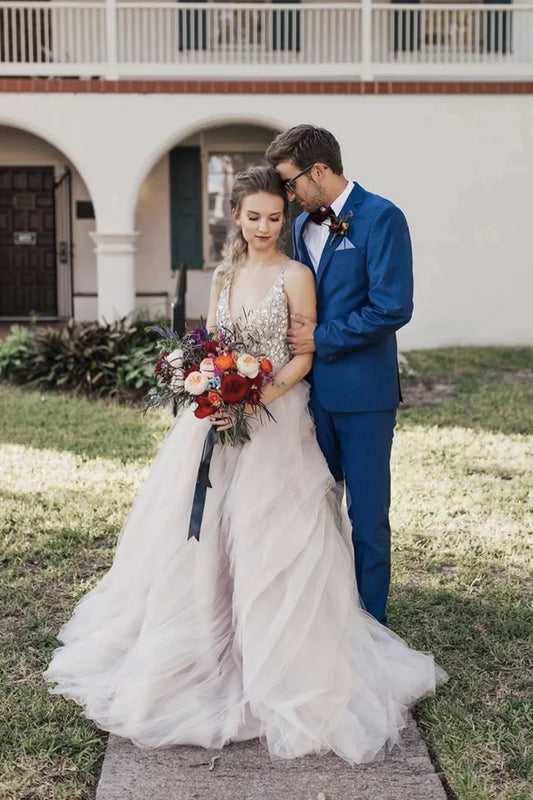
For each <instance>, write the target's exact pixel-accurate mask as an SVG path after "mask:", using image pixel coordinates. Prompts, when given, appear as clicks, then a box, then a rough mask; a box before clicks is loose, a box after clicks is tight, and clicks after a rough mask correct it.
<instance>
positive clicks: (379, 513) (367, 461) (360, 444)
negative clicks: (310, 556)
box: [311, 391, 396, 625]
mask: <svg viewBox="0 0 533 800" xmlns="http://www.w3.org/2000/svg"><path fill="white" fill-rule="evenodd" d="M311 410H312V413H313V417H314V420H315V425H316V435H317V439H318V443H319V445H320V448H321V450H322V452H323V453H324V456H325V457H326V460H327V462H328V466H329V468H330V471H331V473H332V475H333V477H334V478H335V480H336V481H337V482H344V484H345V487H346V497H347V505H348V514H349V517H350V520H351V523H352V542H353V546H354V552H355V575H356V580H357V587H358V590H359V595H360V597H361V602H362V604H363V606H364V608H365V609H366V610H367V611H368V613H369V614H372V616H373V617H375V618H376V619H377V620H378V621H379V622H381V623H382V624H383V625H386V624H387V616H386V605H387V597H388V594H389V587H390V573H391V534H390V523H389V507H390V455H391V447H392V438H393V433H394V426H395V423H396V409H391V410H388V411H365V412H357V411H350V412H332V411H327V410H326V409H325V408H324V407H323V406H322V405H321V404H320V403H319V401H318V398H317V396H316V393H315V392H314V391H312V392H311Z"/></svg>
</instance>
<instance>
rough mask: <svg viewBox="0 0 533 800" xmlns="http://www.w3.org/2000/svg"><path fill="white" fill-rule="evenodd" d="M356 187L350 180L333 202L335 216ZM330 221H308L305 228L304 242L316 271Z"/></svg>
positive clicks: (327, 234)
mask: <svg viewBox="0 0 533 800" xmlns="http://www.w3.org/2000/svg"><path fill="white" fill-rule="evenodd" d="M353 187H354V184H353V181H348V183H347V184H346V188H345V189H344V191H343V193H342V194H340V195H339V196H338V197H337V199H336V200H334V201H333V203H332V204H331V208H332V209H333V213H334V214H335V216H337V217H338V216H339V214H340V213H341V211H342V208H343V206H344V204H345V202H346V201H347V199H348V196H349V195H350V192H351V191H352V189H353ZM329 223H330V220H329V219H328V220H324V222H323V223H322V225H317V224H316V222H311V220H308V222H307V223H306V225H305V228H304V234H303V236H304V242H305V246H306V247H307V250H308V252H309V256H310V258H311V263H312V265H313V268H314V270H315V272H316V271H317V269H318V265H319V263H320V257H321V255H322V250H323V249H324V245H325V244H326V242H327V240H328V236H329Z"/></svg>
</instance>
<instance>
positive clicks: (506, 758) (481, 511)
mask: <svg viewBox="0 0 533 800" xmlns="http://www.w3.org/2000/svg"><path fill="white" fill-rule="evenodd" d="M408 365H409V369H410V370H412V371H413V372H414V375H413V376H412V377H411V378H410V379H409V380H408V381H407V383H408V384H411V386H414V385H415V384H416V385H418V386H419V387H420V386H422V388H423V389H424V392H422V397H425V398H426V399H427V400H428V403H427V404H424V405H422V406H417V407H409V408H405V409H402V411H401V412H400V414H399V420H398V427H397V432H396V436H395V447H394V456H393V472H394V485H393V490H394V500H393V509H392V517H393V527H394V555H393V571H394V576H393V577H394V582H393V591H392V596H391V602H390V608H389V615H390V624H391V627H392V628H393V629H394V630H396V631H397V632H398V633H399V634H400V635H402V636H403V637H404V638H405V639H407V641H408V642H409V643H410V644H412V645H413V646H415V647H417V648H420V649H426V650H431V651H432V652H434V653H435V655H436V658H437V660H438V661H439V662H440V663H441V664H442V665H443V666H444V667H445V668H446V669H447V670H448V672H449V673H450V682H449V683H448V684H447V686H446V687H444V688H443V689H442V690H441V691H440V692H439V694H438V696H437V697H436V698H434V699H430V700H426V701H424V702H423V703H422V704H421V705H420V706H419V707H418V710H417V716H418V720H419V723H420V725H421V727H422V729H423V731H424V733H425V736H426V739H427V741H428V744H429V745H430V748H431V750H432V753H433V755H434V757H435V759H436V761H437V763H438V765H439V767H440V769H441V771H442V772H443V773H444V775H445V778H446V781H447V784H448V787H449V789H450V796H451V797H453V796H455V797H456V798H458V800H496V798H498V800H531V797H532V796H533V750H532V744H531V731H532V730H533V647H532V632H533V613H532V603H531V600H532V593H533V578H532V572H531V563H532V559H531V550H532V541H531V531H532V529H533V525H532V513H531V496H530V492H531V483H532V463H531V451H532V438H533V437H532V436H531V433H532V431H533V382H532V378H533V352H532V351H531V350H526V349H523V348H522V349H460V350H441V351H424V352H422V351H420V352H416V353H410V354H408ZM447 384H450V386H449V387H448V388H447V389H446V392H444V393H443V396H444V399H443V400H442V402H440V403H433V402H430V401H432V400H433V399H434V396H433V394H432V390H433V388H434V387H435V386H437V387H439V386H442V385H447ZM407 388H408V389H409V386H408V387H407ZM450 392H451V393H450ZM406 395H407V396H409V392H406ZM0 408H1V410H2V413H1V415H0V529H1V544H0V547H1V551H0V558H1V563H2V568H3V570H2V571H3V575H2V578H3V579H2V581H1V584H0V593H1V594H0V603H1V606H2V611H3V614H2V617H3V619H2V623H1V628H0V653H1V656H0V683H1V686H2V693H1V696H0V797H1V798H2V800H89V798H93V797H94V790H95V784H96V779H97V776H98V770H99V767H100V764H101V759H102V755H103V751H104V747H105V737H104V736H103V735H102V734H100V733H99V732H98V731H97V730H96V729H95V728H94V727H93V726H92V724H91V723H89V722H88V721H86V720H85V719H84V718H83V717H82V715H81V713H80V712H79V710H78V708H77V706H76V705H75V704H73V703H70V702H67V701H65V700H63V699H62V698H58V697H53V698H51V697H50V696H49V695H48V693H47V690H46V688H45V686H44V685H43V683H42V680H41V677H40V674H41V672H42V670H43V669H44V668H45V667H46V665H47V663H48V660H49V657H50V653H51V651H52V649H53V647H54V646H55V633H56V632H57V630H58V629H59V627H60V626H61V624H62V622H63V621H64V620H65V619H66V618H67V617H68V616H69V615H70V612H71V610H72V607H73V604H74V603H75V601H76V599H77V598H79V597H80V596H81V595H82V594H83V593H84V592H86V591H87V589H88V588H90V587H91V586H92V585H94V582H95V581H96V580H97V579H98V577H99V576H101V575H102V574H103V573H104V571H105V570H106V569H107V567H108V566H109V564H110V561H111V558H112V554H113V548H114V543H115V540H116V536H117V534H118V532H119V530H120V527H121V524H122V522H123V521H124V518H125V516H126V514H127V511H128V508H129V506H130V504H131V502H132V500H133V498H134V495H135V492H136V490H137V488H138V487H139V484H140V483H141V481H142V479H143V476H144V475H145V474H146V471H147V469H148V466H149V463H150V459H151V457H152V456H153V454H154V453H155V451H156V449H157V446H158V443H159V442H160V440H161V438H162V436H163V433H164V431H165V429H166V425H167V423H168V419H169V418H168V417H167V416H165V415H164V414H161V415H154V416H149V417H143V416H142V414H141V413H140V412H139V410H137V409H134V408H126V407H118V406H116V405H112V404H107V403H104V402H89V401H87V400H83V399H79V398H69V397H66V396H60V395H42V394H39V393H37V392H31V391H24V390H22V389H19V388H12V387H9V386H7V385H0ZM125 601H126V602H127V598H125ZM406 800H408V799H406Z"/></svg>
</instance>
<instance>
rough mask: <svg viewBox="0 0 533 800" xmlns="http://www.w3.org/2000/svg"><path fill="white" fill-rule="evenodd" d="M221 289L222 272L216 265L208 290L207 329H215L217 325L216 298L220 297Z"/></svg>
mask: <svg viewBox="0 0 533 800" xmlns="http://www.w3.org/2000/svg"><path fill="white" fill-rule="evenodd" d="M221 290H222V273H221V271H220V266H218V267H217V268H216V269H215V271H214V272H213V278H212V280H211V289H210V292H209V308H208V311H207V321H206V327H207V330H208V331H210V330H215V329H216V326H217V305H218V300H219V298H220V292H221Z"/></svg>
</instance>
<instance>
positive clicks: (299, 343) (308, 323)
mask: <svg viewBox="0 0 533 800" xmlns="http://www.w3.org/2000/svg"><path fill="white" fill-rule="evenodd" d="M315 328H316V322H315V320H314V319H313V318H312V317H306V316H305V315H304V314H291V327H290V328H289V330H288V332H287V342H288V343H289V350H290V351H291V353H292V354H293V355H295V356H299V355H305V354H306V353H314V352H315V350H316V347H315V339H314V335H313V334H314V331H315Z"/></svg>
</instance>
